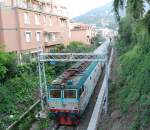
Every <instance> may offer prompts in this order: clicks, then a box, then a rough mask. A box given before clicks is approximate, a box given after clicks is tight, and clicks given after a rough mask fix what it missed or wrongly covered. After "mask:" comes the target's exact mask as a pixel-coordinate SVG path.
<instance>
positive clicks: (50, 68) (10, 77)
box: [0, 41, 99, 130]
mask: <svg viewBox="0 0 150 130" xmlns="http://www.w3.org/2000/svg"><path fill="white" fill-rule="evenodd" d="M97 42H99V41H94V44H93V45H92V46H87V45H85V44H83V43H81V42H76V41H73V42H71V43H70V44H69V45H68V46H67V47H66V48H65V47H64V46H62V45H59V46H56V47H55V48H52V49H51V50H50V51H51V52H89V51H92V50H94V49H95V48H96V46H97V45H98V44H97ZM96 44H97V45H96ZM26 59H27V61H24V64H23V65H18V64H17V57H16V55H15V54H14V53H7V52H4V51H3V49H2V48H1V49H0V95H1V96H0V117H1V118H0V129H2V130H4V129H6V127H8V126H9V125H10V124H11V123H12V122H14V121H16V120H17V119H18V118H19V116H20V115H21V114H22V113H23V112H25V111H26V110H27V109H28V108H29V107H30V106H31V105H32V104H33V103H34V102H35V101H36V100H37V99H39V96H40V95H39V87H38V86H39V81H38V68H37V62H36V61H34V62H33V61H32V60H29V55H28V57H26V58H25V59H24V60H26ZM70 65H71V64H67V63H65V64H64V63H59V64H56V65H51V64H49V63H46V64H45V66H46V76H47V81H48V82H49V83H50V82H51V81H52V80H53V79H54V78H56V76H58V75H59V74H61V73H62V72H63V71H64V70H65V69H67V68H68V67H69V66H70ZM60 68H61V69H60ZM39 109H40V106H37V108H36V110H35V111H31V112H30V114H29V115H28V116H27V117H26V118H25V119H24V120H22V121H21V122H20V123H19V124H18V125H17V128H16V130H29V127H30V126H31V123H32V122H33V121H34V120H35V114H36V112H37V111H38V110H39ZM43 122H44V123H43ZM46 122H47V120H43V121H41V122H40V124H41V123H42V124H43V125H39V126H40V128H39V129H43V128H44V127H45V126H47V125H44V124H46Z"/></svg>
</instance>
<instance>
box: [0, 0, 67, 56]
mask: <svg viewBox="0 0 150 130" xmlns="http://www.w3.org/2000/svg"><path fill="white" fill-rule="evenodd" d="M68 42H69V18H68V11H67V8H66V7H65V6H62V5H59V4H58V3H56V1H53V0H0V44H2V45H4V46H5V47H4V48H5V50H6V51H9V52H16V53H18V54H21V53H26V52H30V53H36V52H38V51H39V50H41V49H44V50H45V51H49V48H50V47H52V46H55V45H58V44H68Z"/></svg>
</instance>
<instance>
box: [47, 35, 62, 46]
mask: <svg viewBox="0 0 150 130" xmlns="http://www.w3.org/2000/svg"><path fill="white" fill-rule="evenodd" d="M44 38H45V42H44V45H45V47H48V46H54V45H58V44H62V42H63V38H62V37H61V36H60V34H59V33H48V32H46V33H45V34H44Z"/></svg>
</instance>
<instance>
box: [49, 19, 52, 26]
mask: <svg viewBox="0 0 150 130" xmlns="http://www.w3.org/2000/svg"><path fill="white" fill-rule="evenodd" d="M49 25H50V26H52V18H51V17H49Z"/></svg>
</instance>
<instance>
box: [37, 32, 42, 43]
mask: <svg viewBox="0 0 150 130" xmlns="http://www.w3.org/2000/svg"><path fill="white" fill-rule="evenodd" d="M40 40H41V32H36V41H37V42H40Z"/></svg>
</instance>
